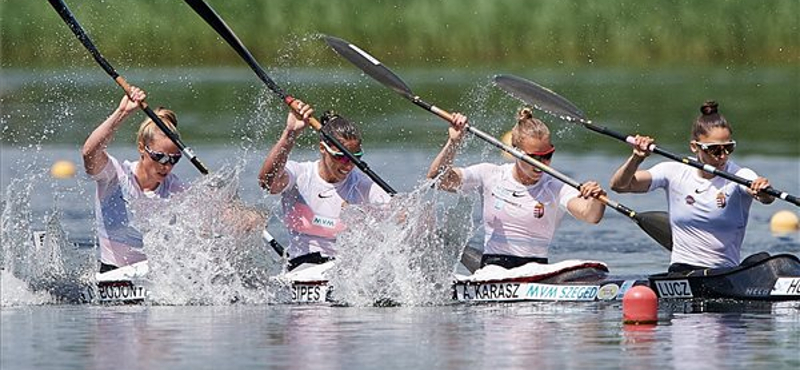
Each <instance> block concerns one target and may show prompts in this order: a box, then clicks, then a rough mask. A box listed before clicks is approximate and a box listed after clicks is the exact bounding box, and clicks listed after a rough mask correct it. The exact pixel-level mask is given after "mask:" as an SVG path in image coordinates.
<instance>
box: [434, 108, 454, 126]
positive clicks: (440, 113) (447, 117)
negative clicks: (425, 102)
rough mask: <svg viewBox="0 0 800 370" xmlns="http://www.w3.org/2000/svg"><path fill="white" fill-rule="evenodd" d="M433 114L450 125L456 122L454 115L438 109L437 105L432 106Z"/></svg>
mask: <svg viewBox="0 0 800 370" xmlns="http://www.w3.org/2000/svg"><path fill="white" fill-rule="evenodd" d="M431 112H433V113H434V114H436V115H437V116H439V117H442V118H444V119H445V120H447V121H448V122H450V123H452V122H453V120H455V118H454V117H453V115H452V114H450V113H449V112H447V111H445V110H444V109H441V108H439V107H437V106H435V105H432V106H431Z"/></svg>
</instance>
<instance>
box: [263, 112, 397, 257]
mask: <svg viewBox="0 0 800 370" xmlns="http://www.w3.org/2000/svg"><path fill="white" fill-rule="evenodd" d="M313 113H314V110H313V109H312V107H311V106H310V105H308V104H305V103H303V102H299V104H298V111H297V112H295V111H291V112H289V115H288V117H287V119H286V128H285V129H284V130H283V133H282V134H281V136H280V138H279V139H278V142H277V143H276V144H275V146H273V147H272V149H271V150H270V152H269V154H268V155H267V158H266V159H265V160H264V164H263V165H262V167H261V171H260V173H259V175H258V180H259V184H260V185H261V187H262V188H264V189H266V190H267V191H269V193H270V194H281V203H282V208H283V213H284V223H285V225H286V227H287V229H288V231H289V235H290V236H291V240H290V242H289V248H288V253H289V257H290V260H289V267H288V268H289V270H292V269H294V268H296V267H298V266H300V265H301V264H303V263H311V264H321V263H325V262H327V261H329V260H331V259H333V257H335V256H336V246H335V243H336V235H337V234H339V233H340V232H341V231H342V230H344V229H345V225H344V224H343V223H342V220H341V219H340V214H341V212H342V207H343V206H344V205H346V204H364V203H386V202H388V201H389V199H390V196H389V194H387V193H386V192H385V191H383V189H381V188H380V187H379V186H378V185H376V184H375V183H374V182H373V181H372V180H371V179H370V178H369V177H367V176H366V175H364V174H363V173H361V172H359V171H353V168H354V166H355V165H354V164H353V163H352V162H351V161H350V160H349V159H348V158H347V157H346V156H345V154H344V153H342V152H340V151H338V150H337V149H336V147H335V146H334V144H332V143H330V142H328V141H327V140H326V139H325V138H324V137H323V136H322V135H321V134H320V142H319V155H320V158H319V159H318V160H316V161H308V162H295V161H291V160H289V153H290V152H291V150H292V148H293V147H294V143H295V140H296V139H297V137H298V136H300V134H301V133H302V132H303V130H304V129H305V128H306V127H308V125H309V123H308V120H309V118H310V117H312V115H313ZM320 123H321V124H322V131H324V132H325V133H327V134H328V135H330V136H332V137H334V138H336V140H338V141H339V142H340V143H342V144H343V145H344V147H345V148H347V150H348V151H350V152H351V153H353V155H354V156H356V157H358V158H360V157H361V156H362V155H363V154H364V151H363V150H362V148H361V133H360V132H359V130H358V129H357V128H356V126H354V125H353V124H352V123H350V122H349V121H348V120H347V119H345V118H344V117H342V116H340V115H337V114H335V113H333V112H330V111H328V112H325V114H323V116H322V117H321V118H320Z"/></svg>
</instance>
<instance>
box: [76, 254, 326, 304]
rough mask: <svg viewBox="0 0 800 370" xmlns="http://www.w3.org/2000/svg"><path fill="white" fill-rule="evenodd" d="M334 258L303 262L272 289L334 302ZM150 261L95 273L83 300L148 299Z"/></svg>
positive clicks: (304, 299)
mask: <svg viewBox="0 0 800 370" xmlns="http://www.w3.org/2000/svg"><path fill="white" fill-rule="evenodd" d="M332 267H333V261H330V262H326V263H323V264H319V265H315V264H302V265H300V266H298V267H297V268H296V269H294V270H292V271H291V272H288V273H285V274H281V275H277V276H272V277H270V278H269V285H268V286H269V289H276V290H285V291H284V292H280V293H285V294H276V296H279V297H284V296H286V297H288V301H289V303H324V302H332V299H331V297H330V292H331V290H332V289H330V288H329V286H328V280H327V278H326V277H325V272H326V271H328V270H329V269H330V268H332ZM148 270H149V268H148V264H147V261H141V262H137V263H134V264H131V265H128V266H123V267H120V268H118V269H115V270H111V271H108V272H104V273H97V274H95V283H94V284H90V285H88V286H86V287H84V289H83V292H82V293H81V296H80V301H81V302H82V303H96V304H137V303H144V302H146V301H147V298H148V296H149V295H150V283H149V281H148V280H147V272H148Z"/></svg>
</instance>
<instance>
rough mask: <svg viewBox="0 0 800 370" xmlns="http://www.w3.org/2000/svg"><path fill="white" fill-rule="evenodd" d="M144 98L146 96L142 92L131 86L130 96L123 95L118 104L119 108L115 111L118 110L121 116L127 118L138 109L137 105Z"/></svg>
mask: <svg viewBox="0 0 800 370" xmlns="http://www.w3.org/2000/svg"><path fill="white" fill-rule="evenodd" d="M146 97H147V94H146V93H145V92H144V90H142V89H140V88H138V87H136V86H131V91H130V95H128V94H125V95H124V96H123V97H122V100H121V101H120V102H119V107H118V108H117V110H119V111H120V112H122V114H124V115H126V116H127V115H129V114H131V113H132V112H134V111H135V110H137V109H139V103H140V102H142V101H144V99H145V98H146Z"/></svg>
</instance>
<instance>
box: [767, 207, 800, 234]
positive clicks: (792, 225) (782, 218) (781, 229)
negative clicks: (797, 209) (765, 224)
mask: <svg viewBox="0 0 800 370" xmlns="http://www.w3.org/2000/svg"><path fill="white" fill-rule="evenodd" d="M799 224H800V221H798V219H797V215H796V214H794V212H791V211H778V212H776V213H775V214H774V215H772V219H770V221H769V227H770V230H772V232H773V233H790V232H793V231H797V230H798V229H800V226H798V225H799Z"/></svg>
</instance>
